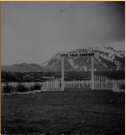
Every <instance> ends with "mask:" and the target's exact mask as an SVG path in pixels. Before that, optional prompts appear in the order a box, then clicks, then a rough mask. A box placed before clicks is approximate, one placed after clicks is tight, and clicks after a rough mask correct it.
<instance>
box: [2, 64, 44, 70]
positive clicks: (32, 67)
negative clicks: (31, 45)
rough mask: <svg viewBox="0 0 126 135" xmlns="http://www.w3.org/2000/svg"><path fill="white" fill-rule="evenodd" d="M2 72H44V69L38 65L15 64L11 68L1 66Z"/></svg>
mask: <svg viewBox="0 0 126 135" xmlns="http://www.w3.org/2000/svg"><path fill="white" fill-rule="evenodd" d="M1 71H10V72H42V71H43V68H42V67H41V66H40V65H38V64H27V63H21V64H15V65H10V66H1Z"/></svg>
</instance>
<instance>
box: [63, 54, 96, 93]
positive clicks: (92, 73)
mask: <svg viewBox="0 0 126 135" xmlns="http://www.w3.org/2000/svg"><path fill="white" fill-rule="evenodd" d="M94 55H95V53H93V52H92V53H63V54H61V55H60V56H61V61H62V62H61V65H62V66H61V67H62V78H61V90H62V91H64V57H72V56H73V57H75V56H76V57H87V56H88V57H89V56H90V57H91V82H92V88H91V89H92V90H94Z"/></svg>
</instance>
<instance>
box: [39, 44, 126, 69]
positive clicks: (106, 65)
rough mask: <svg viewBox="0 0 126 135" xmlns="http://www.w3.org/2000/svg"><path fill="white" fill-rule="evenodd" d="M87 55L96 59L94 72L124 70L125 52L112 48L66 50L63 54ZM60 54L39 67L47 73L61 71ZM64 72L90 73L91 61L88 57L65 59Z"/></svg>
mask: <svg viewBox="0 0 126 135" xmlns="http://www.w3.org/2000/svg"><path fill="white" fill-rule="evenodd" d="M67 52H69V53H70V52H72V53H87V52H95V53H97V54H98V57H95V60H94V68H95V71H114V70H125V52H123V51H116V50H114V49H113V48H112V47H109V46H107V47H92V48H83V49H77V50H72V51H70V50H67V51H64V52H63V53H67ZM60 54H61V53H58V54H57V55H55V56H54V57H53V58H51V59H50V60H49V61H47V62H45V63H43V64H42V65H41V66H42V67H43V69H46V70H48V71H60V70H61V57H60ZM64 63H65V70H66V71H90V70H91V59H90V57H65V62H64Z"/></svg>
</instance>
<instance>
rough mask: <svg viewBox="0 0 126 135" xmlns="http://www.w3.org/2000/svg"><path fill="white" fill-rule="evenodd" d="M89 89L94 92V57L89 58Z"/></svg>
mask: <svg viewBox="0 0 126 135" xmlns="http://www.w3.org/2000/svg"><path fill="white" fill-rule="evenodd" d="M91 82H92V87H91V89H92V90H94V56H92V57H91Z"/></svg>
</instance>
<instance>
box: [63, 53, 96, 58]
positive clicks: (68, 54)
mask: <svg viewBox="0 0 126 135" xmlns="http://www.w3.org/2000/svg"><path fill="white" fill-rule="evenodd" d="M62 56H67V57H68V56H70V57H71V56H74V57H75V56H94V53H80V54H77V53H66V54H61V57H62Z"/></svg>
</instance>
